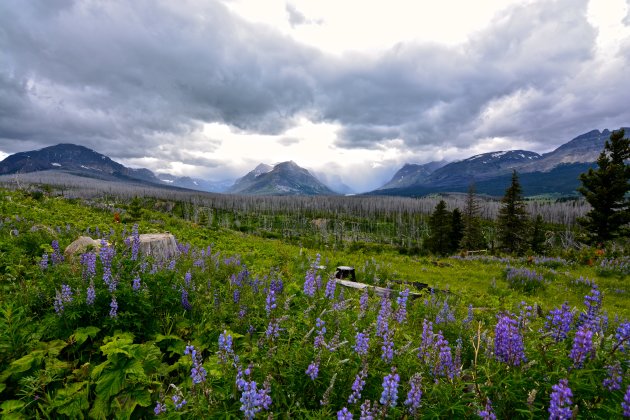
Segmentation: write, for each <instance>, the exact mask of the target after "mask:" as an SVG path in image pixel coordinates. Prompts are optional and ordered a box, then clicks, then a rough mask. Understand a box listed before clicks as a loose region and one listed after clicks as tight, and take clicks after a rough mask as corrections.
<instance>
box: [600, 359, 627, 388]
mask: <svg viewBox="0 0 630 420" xmlns="http://www.w3.org/2000/svg"><path fill="white" fill-rule="evenodd" d="M606 370H607V371H608V377H607V378H606V379H604V381H603V382H602V385H603V386H604V388H606V389H607V390H609V391H618V390H620V389H621V381H622V377H621V375H622V374H623V370H622V369H621V363H619V360H617V361H616V362H615V363H614V364H612V365H608V366H606Z"/></svg>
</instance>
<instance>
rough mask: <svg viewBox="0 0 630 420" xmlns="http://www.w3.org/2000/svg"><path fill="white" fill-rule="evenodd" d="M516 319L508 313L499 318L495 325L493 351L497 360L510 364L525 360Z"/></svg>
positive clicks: (521, 338)
mask: <svg viewBox="0 0 630 420" xmlns="http://www.w3.org/2000/svg"><path fill="white" fill-rule="evenodd" d="M517 325H518V323H517V321H516V320H514V319H512V318H510V317H509V316H508V315H503V316H501V317H500V318H499V322H497V326H496V327H495V330H494V332H495V337H494V353H495V355H496V358H497V360H499V361H500V362H503V363H507V364H508V365H512V366H519V365H520V364H521V362H524V361H525V350H524V348H523V337H522V336H521V333H520V332H519V331H518V328H517Z"/></svg>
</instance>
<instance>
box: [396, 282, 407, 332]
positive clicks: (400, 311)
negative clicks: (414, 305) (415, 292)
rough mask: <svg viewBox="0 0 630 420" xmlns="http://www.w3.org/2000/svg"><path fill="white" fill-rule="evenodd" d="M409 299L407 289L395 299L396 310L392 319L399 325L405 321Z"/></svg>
mask: <svg viewBox="0 0 630 420" xmlns="http://www.w3.org/2000/svg"><path fill="white" fill-rule="evenodd" d="M408 298H409V288H406V289H405V290H403V291H402V292H400V295H399V296H398V298H396V303H397V304H398V308H397V309H396V313H395V314H394V319H395V320H396V322H398V323H399V324H402V323H403V322H405V320H406V319H407V299H408Z"/></svg>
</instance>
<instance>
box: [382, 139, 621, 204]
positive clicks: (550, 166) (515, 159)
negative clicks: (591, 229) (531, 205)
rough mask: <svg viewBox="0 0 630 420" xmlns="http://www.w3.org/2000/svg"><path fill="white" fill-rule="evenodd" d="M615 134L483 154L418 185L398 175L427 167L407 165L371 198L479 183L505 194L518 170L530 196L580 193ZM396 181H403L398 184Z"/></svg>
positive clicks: (451, 189) (423, 178) (452, 165)
mask: <svg viewBox="0 0 630 420" xmlns="http://www.w3.org/2000/svg"><path fill="white" fill-rule="evenodd" d="M626 132H628V133H630V130H628V129H626ZM610 134H611V132H610V131H609V130H607V129H605V130H603V131H599V130H593V131H589V132H588V133H584V134H582V135H579V136H577V137H576V138H574V139H572V140H571V141H569V142H567V143H565V144H563V145H561V146H560V147H558V148H556V149H555V150H554V151H552V152H549V153H545V154H543V155H539V154H538V153H535V152H529V151H525V150H508V151H498V152H491V153H483V154H480V155H475V156H472V157H469V158H468V159H464V160H461V161H458V162H452V163H449V164H447V165H444V166H442V167H441V168H438V169H436V170H434V171H432V172H431V173H429V174H428V175H427V174H426V173H421V172H420V173H419V175H418V176H417V178H418V180H417V182H413V183H409V182H407V183H401V182H400V181H399V179H404V178H401V177H398V178H397V176H398V175H399V174H402V175H406V174H408V173H409V174H414V175H415V174H416V172H415V170H414V169H416V168H417V167H418V166H422V165H416V166H412V165H405V166H404V167H403V168H401V170H400V171H398V172H397V174H396V175H395V176H394V178H392V180H391V181H389V182H388V183H387V184H385V185H384V186H383V187H381V188H379V189H377V190H375V191H372V192H371V193H370V194H378V195H402V196H419V195H425V194H431V193H435V192H465V191H466V190H467V189H468V187H469V185H470V184H471V183H473V182H474V183H475V187H476V190H477V192H479V193H484V194H491V195H502V194H503V193H504V192H505V188H507V186H508V185H509V183H510V176H511V173H512V171H513V170H516V171H517V172H518V174H519V178H520V181H521V184H522V186H523V191H524V194H525V195H538V194H549V193H558V194H575V190H576V188H577V187H578V186H579V175H580V174H581V173H583V172H585V171H587V170H588V168H590V167H594V166H595V161H596V160H597V158H598V156H599V154H600V153H601V151H602V149H603V147H604V143H605V142H606V140H607V139H608V138H609V137H610ZM409 177H410V176H409V175H407V178H409ZM397 180H398V181H399V183H396V182H395V181H397Z"/></svg>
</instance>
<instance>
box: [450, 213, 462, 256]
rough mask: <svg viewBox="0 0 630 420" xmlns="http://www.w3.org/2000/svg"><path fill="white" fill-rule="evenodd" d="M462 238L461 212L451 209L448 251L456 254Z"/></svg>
mask: <svg viewBox="0 0 630 420" xmlns="http://www.w3.org/2000/svg"><path fill="white" fill-rule="evenodd" d="M462 236H464V223H463V221H462V212H460V211H459V209H453V212H452V213H451V244H450V246H449V251H450V252H451V253H452V252H456V251H457V250H458V249H459V243H460V242H461V240H462Z"/></svg>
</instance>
